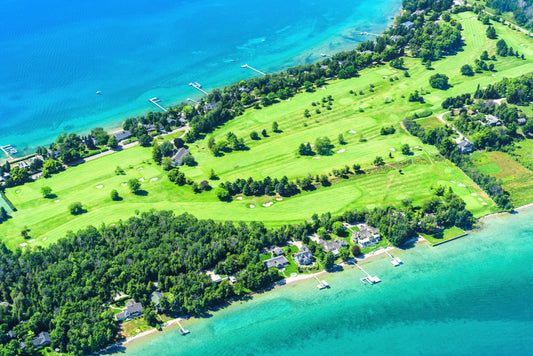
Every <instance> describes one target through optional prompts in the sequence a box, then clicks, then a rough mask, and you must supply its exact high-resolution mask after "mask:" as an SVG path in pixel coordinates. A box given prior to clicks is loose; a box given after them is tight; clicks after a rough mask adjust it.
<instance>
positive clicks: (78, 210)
mask: <svg viewBox="0 0 533 356" xmlns="http://www.w3.org/2000/svg"><path fill="white" fill-rule="evenodd" d="M68 210H69V211H70V213H71V214H72V215H80V214H82V213H83V206H82V205H81V203H80V202H75V203H72V204H70V205H69V206H68Z"/></svg>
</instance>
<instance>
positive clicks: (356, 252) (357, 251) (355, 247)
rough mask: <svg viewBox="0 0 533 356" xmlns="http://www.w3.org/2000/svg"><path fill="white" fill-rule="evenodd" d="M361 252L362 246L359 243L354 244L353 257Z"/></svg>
mask: <svg viewBox="0 0 533 356" xmlns="http://www.w3.org/2000/svg"><path fill="white" fill-rule="evenodd" d="M360 254H361V247H359V245H353V246H352V255H353V257H356V256H359V255H360Z"/></svg>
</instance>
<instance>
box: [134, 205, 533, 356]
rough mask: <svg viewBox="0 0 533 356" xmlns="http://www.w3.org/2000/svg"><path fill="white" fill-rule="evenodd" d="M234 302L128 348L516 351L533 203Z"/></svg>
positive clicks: (526, 332) (525, 305)
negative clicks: (453, 233) (444, 236)
mask: <svg viewBox="0 0 533 356" xmlns="http://www.w3.org/2000/svg"><path fill="white" fill-rule="evenodd" d="M393 254H394V255H395V256H397V257H400V258H401V259H402V260H403V262H404V264H403V265H402V266H400V267H396V268H394V267H393V266H392V265H391V264H390V262H389V259H388V257H387V256H385V255H381V256H379V257H376V258H374V259H371V260H369V261H365V262H364V263H363V264H362V266H363V267H364V268H365V269H366V270H367V271H368V272H369V273H371V274H372V275H377V276H379V277H380V278H381V280H382V282H381V283H380V284H378V285H375V286H368V285H366V286H365V285H363V284H361V282H360V281H359V279H360V278H361V277H363V275H362V273H361V272H360V271H359V270H357V269H355V268H349V269H346V270H345V271H343V272H340V273H334V274H326V275H324V276H323V279H325V280H326V281H327V282H328V283H329V284H330V286H331V289H328V290H323V291H319V290H318V289H317V288H316V286H315V285H316V281H314V280H309V281H304V282H301V283H297V284H293V285H288V286H286V287H282V288H280V289H277V290H274V291H270V292H267V293H263V294H260V295H256V296H254V297H253V299H252V300H250V301H246V302H243V303H239V302H237V303H234V304H233V305H231V306H230V307H228V308H225V309H222V310H220V311H217V312H215V313H213V314H212V316H211V317H210V318H206V319H200V320H189V321H184V322H183V325H184V326H185V328H187V329H189V330H190V331H191V333H190V334H189V335H187V336H181V335H180V334H179V332H178V329H177V328H170V329H168V330H167V331H164V332H162V333H157V334H153V335H150V336H148V337H146V338H144V339H142V340H139V341H136V342H134V343H132V344H129V345H127V347H126V349H125V353H126V354H127V355H132V356H133V355H163V354H164V355H212V354H219V355H230V354H231V355H257V354H261V355H287V354H289V355H319V354H362V353H364V354H372V355H381V354H400V355H412V354H420V355H428V354H429V355H435V354H457V355H467V354H468V355H471V354H502V353H504V354H513V355H525V354H531V353H532V352H533V346H532V345H531V335H533V308H531V306H530V300H531V298H530V296H531V295H532V294H533V283H532V282H533V269H532V268H531V256H533V209H528V210H524V211H521V212H520V213H518V214H515V215H506V216H498V217H494V218H491V219H487V220H485V221H484V223H483V228H482V229H480V230H478V231H476V232H474V233H471V234H470V235H469V236H467V237H464V238H462V239H460V240H456V241H453V242H450V243H448V244H444V245H442V246H439V247H434V248H432V247H429V246H427V245H425V244H417V246H416V247H414V248H410V249H407V250H403V251H400V250H395V251H393Z"/></svg>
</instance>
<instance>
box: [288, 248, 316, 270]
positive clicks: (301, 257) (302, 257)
mask: <svg viewBox="0 0 533 356" xmlns="http://www.w3.org/2000/svg"><path fill="white" fill-rule="evenodd" d="M292 258H293V260H294V261H295V262H296V263H297V264H298V265H300V266H308V265H310V264H311V263H313V253H312V252H311V250H310V249H309V247H307V246H305V245H304V246H302V248H301V249H300V252H298V253H295V254H294V256H292Z"/></svg>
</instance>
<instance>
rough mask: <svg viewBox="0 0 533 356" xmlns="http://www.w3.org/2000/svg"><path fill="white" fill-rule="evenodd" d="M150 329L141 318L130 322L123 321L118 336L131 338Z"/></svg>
mask: <svg viewBox="0 0 533 356" xmlns="http://www.w3.org/2000/svg"><path fill="white" fill-rule="evenodd" d="M150 329H152V327H151V326H149V325H148V324H147V323H146V321H144V318H143V317H142V316H140V317H138V318H135V319H132V320H128V321H123V322H122V323H121V325H120V335H122V336H124V337H131V336H135V335H138V334H140V333H142V332H144V331H147V330H150Z"/></svg>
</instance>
